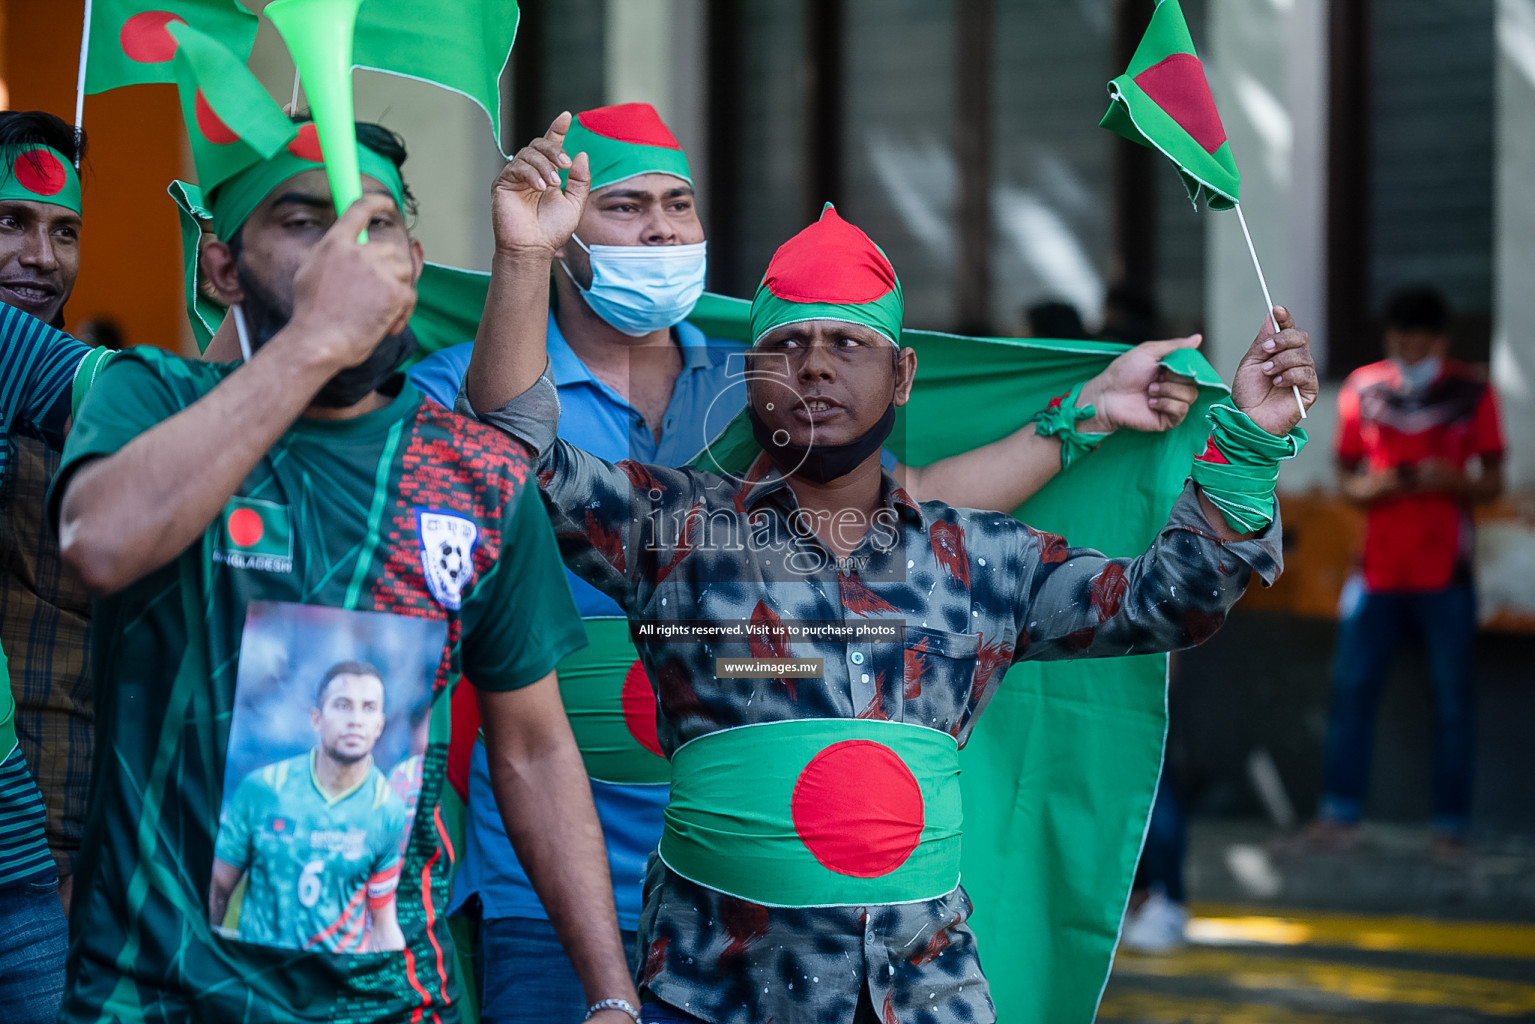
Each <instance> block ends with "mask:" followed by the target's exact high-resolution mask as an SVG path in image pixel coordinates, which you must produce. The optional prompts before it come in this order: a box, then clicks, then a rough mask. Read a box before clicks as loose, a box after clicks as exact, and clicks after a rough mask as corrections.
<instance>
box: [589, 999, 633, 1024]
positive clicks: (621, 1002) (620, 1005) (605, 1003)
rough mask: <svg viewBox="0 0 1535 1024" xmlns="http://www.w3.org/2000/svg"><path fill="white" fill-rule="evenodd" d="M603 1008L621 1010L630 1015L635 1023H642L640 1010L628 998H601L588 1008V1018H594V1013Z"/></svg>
mask: <svg viewBox="0 0 1535 1024" xmlns="http://www.w3.org/2000/svg"><path fill="white" fill-rule="evenodd" d="M602 1010H621V1011H623V1012H624V1013H627V1014H628V1015H629V1019H630V1020H632V1021H634V1024H640V1011H638V1010H636V1009H635V1008H634V1004H633V1003H631V1002H629V1000H627V999H599V1000H598V1001H597V1002H595V1003H593V1004H592V1005H590V1006H588V1007H587V1008H586V1018H585V1019H586V1020H591V1019H592V1014H594V1013H598V1012H600V1011H602Z"/></svg>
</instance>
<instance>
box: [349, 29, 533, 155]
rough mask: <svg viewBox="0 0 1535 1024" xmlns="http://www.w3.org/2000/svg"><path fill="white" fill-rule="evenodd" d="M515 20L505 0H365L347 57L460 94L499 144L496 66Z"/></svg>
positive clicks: (507, 55) (506, 56) (502, 63)
mask: <svg viewBox="0 0 1535 1024" xmlns="http://www.w3.org/2000/svg"><path fill="white" fill-rule="evenodd" d="M517 19H518V11H517V4H516V3H515V2H513V0H410V2H409V3H402V2H401V0H366V2H365V3H364V4H363V5H362V9H361V10H360V11H359V12H358V14H357V34H356V36H355V37H354V40H353V44H352V47H353V49H352V64H353V66H354V67H360V68H367V69H368V70H371V71H382V72H385V73H386V74H391V75H400V76H402V77H405V78H417V79H420V80H422V81H424V82H430V83H432V84H433V85H438V86H441V87H442V88H444V89H450V90H452V91H453V92H457V93H462V94H463V95H465V96H467V97H468V98H469V99H471V100H473V101H474V102H475V103H476V104H478V105H479V107H480V109H481V110H483V111H485V116H486V117H488V118H489V119H490V129H491V131H492V132H493V133H494V135H495V138H496V144H497V146H498V147H499V146H500V143H501V73H502V71H503V70H505V68H506V63H507V61H508V60H510V59H511V53H512V42H513V40H514V39H516V37H517Z"/></svg>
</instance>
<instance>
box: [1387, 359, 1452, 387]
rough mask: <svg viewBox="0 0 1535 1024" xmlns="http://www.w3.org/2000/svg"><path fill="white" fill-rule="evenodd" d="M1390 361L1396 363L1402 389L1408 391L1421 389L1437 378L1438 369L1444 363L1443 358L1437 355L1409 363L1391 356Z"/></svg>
mask: <svg viewBox="0 0 1535 1024" xmlns="http://www.w3.org/2000/svg"><path fill="white" fill-rule="evenodd" d="M1392 362H1394V363H1396V368H1397V369H1398V370H1400V371H1401V374H1402V388H1403V390H1405V391H1410V392H1413V391H1422V390H1423V389H1424V388H1426V387H1428V386H1429V385H1430V384H1432V383H1434V381H1436V380H1438V379H1439V371H1440V370H1441V369H1442V368H1443V364H1444V360H1442V359H1440V358H1439V357H1438V356H1429V357H1428V358H1426V359H1420V360H1418V361H1417V362H1416V363H1411V364H1409V363H1406V362H1404V361H1402V360H1401V359H1398V358H1396V357H1395V356H1393V357H1392Z"/></svg>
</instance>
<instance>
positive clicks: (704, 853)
mask: <svg viewBox="0 0 1535 1024" xmlns="http://www.w3.org/2000/svg"><path fill="white" fill-rule="evenodd" d="M554 134H555V135H556V136H561V135H562V133H559V132H555V133H554ZM556 141H563V139H562V137H557V138H556ZM589 181H590V178H589V171H588V170H587V160H586V158H585V156H584V155H578V156H577V157H576V158H575V160H574V161H573V165H572V167H571V170H570V173H569V181H568V184H567V186H566V187H565V188H564V189H561V188H559V187H556V186H552V185H551V184H550V183H549V181H548V178H547V175H544V174H542V173H541V172H540V170H539V168H538V167H536V166H532V165H527V166H519V162H518V161H514V162H513V163H512V164H511V165H510V166H509V167H508V168H507V170H506V171H505V172H503V174H502V177H501V178H500V179H499V180H498V182H497V185H496V188H495V199H494V218H495V233H496V246H497V255H496V262H495V272H494V279H493V281H492V284H491V292H490V301H489V304H488V306H487V309H486V316H485V319H484V322H483V324H482V328H481V333H480V337H479V341H478V343H477V345H476V348H475V353H474V357H473V359H472V361H471V363H470V367H469V371H468V374H467V376H466V378H465V382H464V388H463V390H462V391H461V393H460V395H459V401H458V405H459V408H460V410H461V411H466V412H473V413H475V414H476V415H478V416H480V418H482V419H484V420H486V421H487V422H490V423H494V424H495V425H497V426H499V427H501V428H502V429H503V430H506V431H507V432H509V433H511V434H513V435H514V436H516V437H518V438H520V439H521V440H523V441H524V442H526V443H527V444H528V445H529V446H530V447H532V448H533V449H534V450H535V451H536V452H537V458H538V463H537V469H538V472H539V482H540V485H541V489H542V492H543V495H544V501H545V504H546V506H547V507H548V508H549V510H550V514H551V516H552V518H553V519H554V522H555V529H556V532H557V535H558V537H559V541H560V545H561V551H562V554H563V556H564V559H565V563H566V565H567V566H568V567H570V568H571V569H572V570H573V571H575V572H576V573H577V574H578V575H580V576H582V577H583V578H584V579H586V580H587V581H588V582H590V583H591V584H593V585H594V586H596V587H597V588H598V589H600V590H602V591H603V592H604V593H606V594H608V595H609V596H611V597H612V598H613V600H615V601H616V602H617V603H618V604H619V605H620V606H621V607H622V608H623V609H624V611H625V613H626V614H627V615H628V616H629V618H630V621H631V626H632V631H633V635H634V636H635V639H636V643H637V646H638V647H639V651H640V658H641V661H642V662H643V663H644V667H645V670H646V673H647V675H648V676H649V679H650V681H651V685H652V687H653V688H654V691H655V696H656V701H657V707H658V714H657V725H658V730H657V731H658V738H659V743H660V746H661V748H662V749H663V751H664V752H665V753H666V755H667V756H668V757H669V758H670V760H671V766H672V797H671V804H670V806H669V808H668V810H667V812H666V826H665V832H664V835H663V837H662V839H661V843H660V847H659V850H658V851H657V855H656V856H655V857H654V858H653V859H652V861H651V864H650V868H649V872H648V876H647V879H646V892H645V907H644V912H643V915H642V917H641V919H640V925H639V942H640V948H641V963H640V966H639V978H638V981H639V984H640V986H641V989H642V993H643V995H644V996H645V997H646V998H647V1001H648V1003H649V1006H648V1007H647V1012H646V1019H647V1020H652V1021H705V1022H709V1024H737V1022H743V1024H744V1022H766V1021H769V1020H778V1021H802V1020H855V1019H856V1020H860V1021H875V1020H879V1021H887V1022H888V1021H897V1020H917V1019H919V1015H920V1019H930V1020H936V1021H939V1022H943V1024H948V1022H959V1021H982V1022H985V1021H993V1020H995V1011H994V1010H993V1007H992V1004H991V999H990V997H989V995H988V990H987V984H986V980H985V977H984V976H983V974H982V973H981V967H980V961H979V957H978V951H977V949H976V945H975V941H974V938H973V936H972V935H971V933H970V931H969V929H968V928H967V927H966V924H965V922H966V920H967V918H968V917H969V915H970V910H971V907H970V902H969V899H968V897H967V896H966V894H965V891H964V889H963V888H962V887H961V886H960V885H959V877H958V871H959V868H958V866H959V848H960V829H961V823H962V812H961V808H960V806H959V795H958V788H957V784H956V783H957V772H958V763H957V759H956V752H957V750H958V748H959V747H960V746H962V745H963V744H964V743H965V741H966V740H967V739H968V738H969V735H970V732H971V729H972V727H973V725H974V722H975V720H976V717H977V716H978V715H979V714H980V712H981V711H982V710H984V708H985V707H986V705H987V703H988V701H989V700H990V698H991V697H992V695H993V693H994V692H995V690H996V688H997V686H998V685H999V684H1000V682H1001V679H1002V677H1003V674H1004V672H1005V670H1006V668H1007V667H1008V666H1009V665H1010V664H1012V663H1013V662H1015V661H1019V660H1026V659H1039V660H1060V659H1069V658H1087V657H1113V656H1120V655H1124V654H1130V653H1150V652H1158V651H1169V650H1173V649H1176V648H1181V647H1187V646H1191V645H1194V644H1197V643H1199V642H1201V641H1202V640H1204V639H1206V638H1207V637H1209V636H1210V635H1211V634H1212V633H1213V632H1214V631H1215V630H1216V629H1217V628H1218V627H1219V626H1220V624H1221V622H1222V621H1223V619H1224V616H1225V614H1226V611H1227V610H1228V609H1229V608H1230V607H1231V605H1232V604H1234V603H1235V602H1236V600H1237V599H1238V598H1239V597H1240V596H1241V594H1242V592H1243V590H1244V589H1245V588H1246V586H1247V584H1248V583H1249V581H1250V580H1251V579H1252V577H1253V576H1254V575H1255V574H1256V575H1257V576H1259V577H1260V578H1262V579H1263V580H1265V582H1269V581H1272V580H1273V579H1274V578H1276V577H1277V575H1278V574H1279V572H1280V569H1281V561H1280V546H1279V536H1280V528H1279V521H1278V508H1277V505H1276V504H1275V501H1274V482H1275V479H1276V477H1277V469H1278V463H1279V461H1280V460H1282V459H1284V458H1287V457H1289V456H1291V455H1293V454H1294V453H1295V451H1297V450H1298V448H1299V446H1300V444H1301V443H1303V441H1304V435H1303V434H1301V433H1300V432H1299V431H1298V430H1295V429H1294V428H1295V426H1296V423H1297V422H1298V419H1299V410H1298V409H1297V408H1296V405H1295V403H1294V400H1293V398H1292V396H1291V394H1290V391H1289V388H1290V386H1291V384H1292V383H1293V384H1295V385H1297V386H1298V387H1299V388H1300V390H1301V393H1302V395H1303V396H1304V397H1306V398H1308V399H1314V398H1315V396H1316V393H1317V378H1316V372H1315V368H1314V365H1313V362H1312V358H1311V353H1310V347H1309V340H1308V338H1307V336H1306V335H1305V333H1304V332H1302V331H1299V330H1296V329H1295V328H1294V326H1293V323H1292V322H1291V319H1290V317H1289V316H1288V314H1287V313H1285V312H1284V311H1282V310H1281V311H1276V315H1277V317H1278V321H1279V324H1280V326H1281V327H1282V328H1283V330H1282V331H1281V332H1280V333H1279V334H1278V335H1277V336H1274V337H1268V336H1266V335H1263V336H1260V339H1259V340H1257V341H1254V343H1253V345H1252V346H1251V348H1250V349H1249V350H1248V352H1247V353H1246V355H1245V356H1244V357H1243V359H1242V361H1241V364H1240V365H1239V366H1238V368H1237V372H1236V378H1235V384H1234V386H1233V389H1232V404H1231V405H1227V406H1220V407H1217V408H1216V409H1215V410H1214V412H1213V414H1212V417H1211V418H1212V433H1211V436H1210V442H1209V445H1208V446H1207V448H1206V450H1205V452H1204V454H1203V455H1201V456H1200V457H1199V459H1197V460H1195V462H1194V465H1193V467H1192V480H1191V482H1190V483H1189V484H1188V485H1187V486H1186V487H1185V490H1184V492H1183V494H1182V496H1181V497H1180V498H1179V499H1178V501H1177V503H1176V504H1175V505H1174V507H1173V509H1172V512H1171V515H1170V516H1169V519H1168V522H1167V525H1166V527H1165V528H1164V529H1163V530H1162V531H1161V533H1160V534H1159V536H1158V537H1157V539H1156V540H1155V541H1154V542H1153V544H1152V545H1151V547H1150V548H1149V549H1148V550H1147V551H1146V552H1145V553H1144V554H1142V555H1141V556H1140V557H1138V558H1134V559H1128V558H1121V559H1109V558H1106V557H1104V556H1103V555H1101V554H1099V553H1098V552H1096V551H1092V550H1090V549H1085V548H1072V547H1070V546H1069V545H1068V544H1067V543H1066V541H1065V540H1064V539H1062V538H1061V537H1058V536H1054V535H1050V534H1044V533H1040V532H1038V531H1035V530H1032V529H1030V528H1029V527H1027V526H1024V525H1023V524H1021V523H1018V522H1017V521H1015V520H1013V519H1011V518H1010V517H1008V516H1005V515H1002V514H1000V513H994V512H982V511H977V510H973V509H963V508H955V507H952V506H950V505H947V504H944V503H943V502H939V501H924V502H920V503H919V502H917V501H914V500H913V499H912V498H911V497H910V496H909V495H908V493H907V492H906V491H905V490H904V489H903V488H901V487H900V486H899V485H898V484H897V482H896V480H895V479H894V478H893V477H892V476H891V475H890V474H889V473H888V472H886V471H885V470H884V469H883V468H882V467H881V465H880V446H881V444H882V443H883V441H884V439H885V437H886V436H887V435H888V433H889V431H890V423H891V419H892V411H893V409H894V408H895V407H897V406H900V405H903V404H905V402H906V401H907V398H908V397H909V395H910V391H911V387H912V381H913V379H914V377H915V374H916V370H917V358H916V353H915V352H913V351H912V350H910V349H905V348H901V347H900V345H899V342H900V336H901V318H902V313H903V303H902V298H901V289H900V282H899V280H898V278H897V277H896V275H895V271H894V269H893V268H892V267H891V265H890V262H889V261H888V260H887V259H886V258H885V255H884V254H883V253H882V252H881V251H880V250H879V249H878V247H876V246H875V245H874V244H873V243H872V242H871V241H870V240H869V239H868V237H867V236H866V235H864V233H863V232H862V231H860V230H858V229H857V228H856V227H854V226H853V225H851V224H848V223H847V222H846V221H844V220H842V218H841V217H840V216H838V215H837V213H836V212H835V211H834V210H832V209H830V208H828V209H827V210H826V212H825V213H824V214H823V215H822V217H821V219H820V220H819V221H817V222H816V223H815V224H813V225H811V226H810V227H808V228H806V229H805V230H804V231H802V232H801V233H800V234H798V235H796V236H795V237H794V238H792V239H790V240H789V241H788V242H787V243H785V244H784V245H783V246H782V247H781V248H780V249H779V251H778V252H777V253H776V254H775V255H774V257H773V260H772V262H771V263H770V265H769V267H768V269H767V273H766V274H765V276H764V278H763V281H762V284H761V286H760V287H759V289H758V292H757V296H756V299H755V301H754V303H753V307H752V314H751V337H752V339H753V347H752V350H751V352H750V354H749V355H748V357H747V359H746V375H747V377H748V378H749V381H750V393H749V396H748V402H749V409H750V415H751V417H752V420H753V426H754V429H755V432H756V436H757V437H758V439H759V441H760V443H761V446H762V454H761V455H760V456H759V457H758V458H757V459H756V461H755V462H754V463H753V465H752V466H751V467H750V469H749V470H748V471H746V472H745V473H744V474H742V475H740V476H732V475H728V474H724V473H710V472H705V471H702V470H697V469H669V468H666V467H662V466H655V465H643V464H637V463H634V462H628V461H625V462H621V463H618V464H616V465H615V464H613V463H610V462H607V461H604V460H602V459H599V458H597V457H595V456H593V455H590V454H588V453H586V452H584V451H582V450H581V449H579V448H577V447H575V446H574V445H572V444H570V443H569V442H567V441H564V440H560V439H559V438H557V436H556V429H557V420H558V415H559V404H558V400H557V398H556V395H555V388H554V385H553V383H552V382H551V381H550V380H549V379H548V377H547V376H545V375H544V374H545V370H546V367H547V365H548V358H547V355H546V351H545V346H544V344H543V339H544V330H545V326H546V322H547V305H546V303H547V297H548V275H549V268H550V265H551V263H552V261H553V260H554V258H555V254H556V252H557V250H558V249H559V248H560V247H561V246H562V245H563V244H564V243H565V242H566V240H567V238H568V237H569V235H570V233H571V231H572V230H573V229H574V228H575V226H576V224H577V222H578V220H579V218H580V217H581V212H582V206H583V203H584V201H585V199H586V195H587V190H588V189H587V187H588V184H589ZM1056 412H1057V415H1059V416H1065V415H1068V413H1067V412H1066V411H1063V410H1057V411H1056Z"/></svg>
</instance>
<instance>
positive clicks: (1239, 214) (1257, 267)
mask: <svg viewBox="0 0 1535 1024" xmlns="http://www.w3.org/2000/svg"><path fill="white" fill-rule="evenodd" d="M1234 205H1235V207H1236V211H1237V221H1238V222H1239V223H1240V224H1241V225H1242V237H1243V238H1246V239H1247V253H1248V255H1249V256H1251V257H1252V258H1253V269H1254V270H1256V271H1257V272H1258V285H1259V287H1261V288H1262V289H1263V301H1264V302H1266V303H1268V322H1269V324H1270V325H1271V326H1272V327H1273V328H1274V333H1275V334H1276V335H1277V334H1278V333H1279V321H1277V320H1275V319H1274V298H1273V296H1271V295H1270V294H1269V283H1268V281H1266V280H1264V278H1263V265H1262V264H1260V263H1259V262H1258V250H1257V249H1255V248H1253V236H1252V232H1251V231H1248V230H1247V218H1246V217H1244V216H1242V204H1241V203H1236V204H1234ZM1290 391H1291V393H1292V394H1294V395H1295V407H1296V408H1297V409H1299V410H1300V418H1301V419H1305V418H1306V403H1305V402H1302V401H1301V400H1300V388H1299V387H1297V386H1296V385H1294V384H1291V385H1290Z"/></svg>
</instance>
